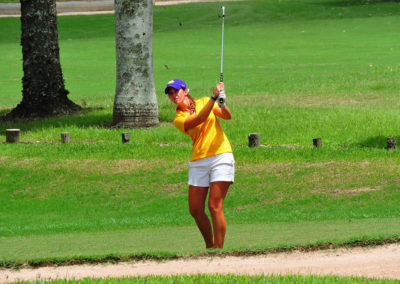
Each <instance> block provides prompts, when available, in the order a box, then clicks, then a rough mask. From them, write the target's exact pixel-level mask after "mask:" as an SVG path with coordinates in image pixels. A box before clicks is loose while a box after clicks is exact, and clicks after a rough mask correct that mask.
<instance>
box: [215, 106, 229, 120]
mask: <svg viewBox="0 0 400 284" xmlns="http://www.w3.org/2000/svg"><path fill="white" fill-rule="evenodd" d="M213 112H214V114H215V115H216V116H219V117H220V118H222V119H225V120H230V119H231V118H232V114H231V111H230V109H229V108H228V107H227V106H225V107H224V108H220V107H216V108H215V109H214V110H213Z"/></svg>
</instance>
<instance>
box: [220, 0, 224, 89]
mask: <svg viewBox="0 0 400 284" xmlns="http://www.w3.org/2000/svg"><path fill="white" fill-rule="evenodd" d="M224 22H225V6H222V46H221V74H220V80H219V81H220V82H223V81H224Z"/></svg>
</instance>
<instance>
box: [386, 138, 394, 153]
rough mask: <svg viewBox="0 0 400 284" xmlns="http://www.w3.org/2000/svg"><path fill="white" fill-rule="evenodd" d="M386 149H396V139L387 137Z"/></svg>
mask: <svg viewBox="0 0 400 284" xmlns="http://www.w3.org/2000/svg"><path fill="white" fill-rule="evenodd" d="M386 149H388V150H394V149H396V137H388V139H387V147H386Z"/></svg>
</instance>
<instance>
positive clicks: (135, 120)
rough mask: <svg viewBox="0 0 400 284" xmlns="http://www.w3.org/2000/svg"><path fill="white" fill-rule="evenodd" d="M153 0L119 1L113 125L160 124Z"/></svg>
mask: <svg viewBox="0 0 400 284" xmlns="http://www.w3.org/2000/svg"><path fill="white" fill-rule="evenodd" d="M152 3H153V2H152V0H115V34H116V54H117V85H116V91H115V100H114V112H113V125H115V126H118V127H150V126H156V125H158V124H159V120H158V105H157V97H156V94H155V88H154V77H153V43H152V40H153V6H152Z"/></svg>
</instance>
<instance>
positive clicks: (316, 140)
mask: <svg viewBox="0 0 400 284" xmlns="http://www.w3.org/2000/svg"><path fill="white" fill-rule="evenodd" d="M312 141H313V145H314V147H317V148H321V147H322V138H314V139H313V140H312Z"/></svg>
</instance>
